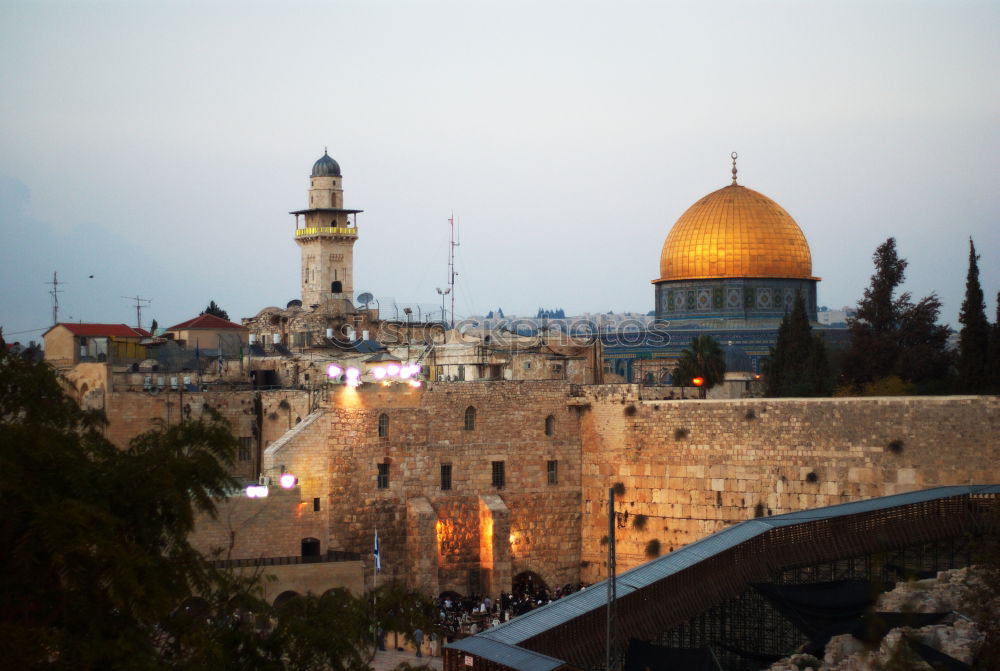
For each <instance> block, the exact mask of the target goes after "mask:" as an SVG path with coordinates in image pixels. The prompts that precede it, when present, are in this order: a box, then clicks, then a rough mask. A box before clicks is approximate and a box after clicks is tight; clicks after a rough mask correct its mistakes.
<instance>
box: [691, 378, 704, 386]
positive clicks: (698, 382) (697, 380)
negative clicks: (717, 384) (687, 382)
mask: <svg viewBox="0 0 1000 671" xmlns="http://www.w3.org/2000/svg"><path fill="white" fill-rule="evenodd" d="M691 384H693V385H694V386H696V387H700V386H701V385H703V384H705V378H703V377H696V378H694V379H692V380H691Z"/></svg>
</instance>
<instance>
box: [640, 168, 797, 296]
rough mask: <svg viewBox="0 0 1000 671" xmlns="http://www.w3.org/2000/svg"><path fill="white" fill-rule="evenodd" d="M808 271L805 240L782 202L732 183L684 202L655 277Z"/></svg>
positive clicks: (789, 274)
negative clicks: (701, 196) (685, 206)
mask: <svg viewBox="0 0 1000 671" xmlns="http://www.w3.org/2000/svg"><path fill="white" fill-rule="evenodd" d="M718 277H784V278H798V279H817V278H815V277H813V276H812V255H811V254H810V253H809V243H808V242H806V236H805V235H803V234H802V230H801V229H800V228H799V225H798V224H796V223H795V220H794V219H792V217H791V215H789V214H788V213H787V212H785V210H784V208H782V207H781V206H780V205H778V204H777V203H776V202H774V201H773V200H771V199H770V198H768V197H767V196H765V195H764V194H762V193H757V192H756V191H754V190H753V189H748V188H746V187H745V186H739V185H737V184H732V185H730V186H726V187H723V188H721V189H719V190H718V191H713V192H712V193H710V194H708V195H707V196H705V197H704V198H702V199H701V200H699V201H698V202H697V203H695V204H694V205H692V206H691V207H689V208H688V210H687V212H685V213H684V214H682V215H681V218H680V219H678V220H677V223H676V224H674V227H673V228H671V229H670V234H669V235H667V239H666V241H665V242H664V243H663V251H662V253H661V254H660V279H658V280H654V282H665V281H669V280H691V279H707V278H718Z"/></svg>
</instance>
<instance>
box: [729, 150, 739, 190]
mask: <svg viewBox="0 0 1000 671" xmlns="http://www.w3.org/2000/svg"><path fill="white" fill-rule="evenodd" d="M729 156H731V157H732V159H733V183H732V185H731V186H736V185H737V184H736V159H737V158H739V156H740V155H739V154H737V153H736V152H735V151H734V152H733V153H732V154H730V155H729Z"/></svg>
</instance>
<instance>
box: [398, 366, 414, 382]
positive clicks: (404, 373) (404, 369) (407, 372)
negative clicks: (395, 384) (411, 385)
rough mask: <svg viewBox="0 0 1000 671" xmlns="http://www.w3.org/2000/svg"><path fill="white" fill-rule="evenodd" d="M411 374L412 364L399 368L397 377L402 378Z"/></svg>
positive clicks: (412, 371)
mask: <svg viewBox="0 0 1000 671" xmlns="http://www.w3.org/2000/svg"><path fill="white" fill-rule="evenodd" d="M413 375H414V370H413V366H403V367H402V368H400V369H399V377H400V378H402V379H403V380H406V379H407V378H410V377H413Z"/></svg>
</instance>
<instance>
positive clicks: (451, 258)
mask: <svg viewBox="0 0 1000 671" xmlns="http://www.w3.org/2000/svg"><path fill="white" fill-rule="evenodd" d="M448 226H449V227H450V228H451V239H450V241H449V244H448V291H450V292H451V328H455V275H458V273H456V272H455V248H456V247H458V246H459V245H460V244H461V243H460V242H459V240H458V238H457V237H456V225H455V213H454V212H452V213H451V217H449V218H448ZM446 293H447V292H446Z"/></svg>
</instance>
